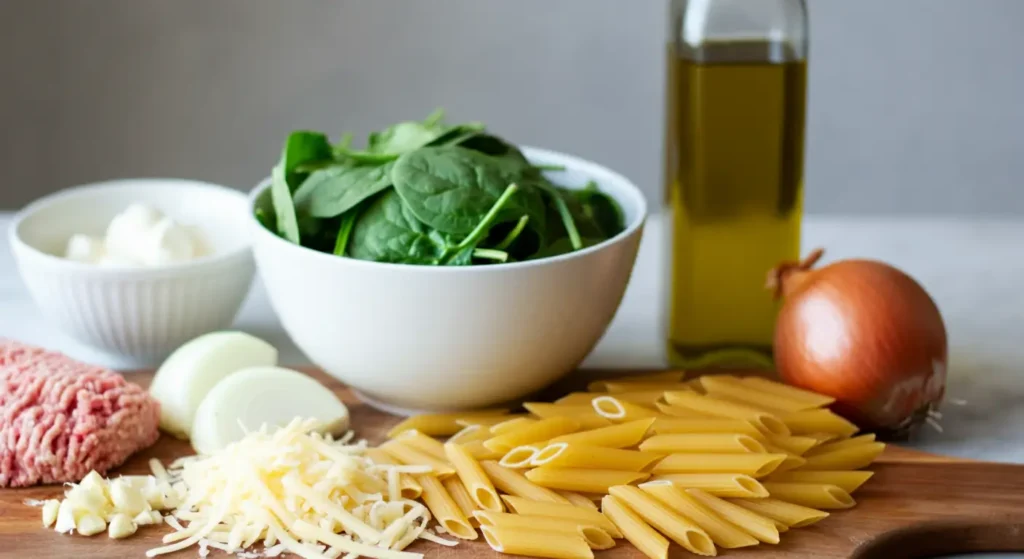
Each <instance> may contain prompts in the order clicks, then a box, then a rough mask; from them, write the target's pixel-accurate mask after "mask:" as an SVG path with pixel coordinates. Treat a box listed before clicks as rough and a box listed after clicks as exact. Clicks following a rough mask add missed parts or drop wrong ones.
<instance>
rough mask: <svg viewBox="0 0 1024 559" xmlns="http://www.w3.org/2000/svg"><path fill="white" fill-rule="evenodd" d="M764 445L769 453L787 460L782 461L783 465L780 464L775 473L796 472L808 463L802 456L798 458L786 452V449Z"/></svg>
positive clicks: (766, 443) (770, 444) (767, 443)
mask: <svg viewBox="0 0 1024 559" xmlns="http://www.w3.org/2000/svg"><path fill="white" fill-rule="evenodd" d="M762 444H763V445H764V448H765V450H767V451H768V452H769V453H771V454H780V455H783V456H785V458H784V459H783V460H782V463H781V464H779V466H778V467H777V468H775V472H785V471H788V470H795V469H797V468H799V467H801V466H803V465H804V464H806V463H807V459H805V458H803V457H802V456H797V455H795V454H793V453H791V452H788V451H786V450H785V449H782V448H779V447H777V446H775V445H773V444H772V443H769V442H765V443H762Z"/></svg>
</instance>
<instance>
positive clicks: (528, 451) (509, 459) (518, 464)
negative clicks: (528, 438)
mask: <svg viewBox="0 0 1024 559" xmlns="http://www.w3.org/2000/svg"><path fill="white" fill-rule="evenodd" d="M538 452H540V449H539V448H537V447H535V446H529V445H525V446H517V447H515V448H513V449H512V450H510V451H508V452H506V453H505V455H504V456H502V457H501V460H499V461H498V464H501V465H502V466H504V467H506V468H514V469H521V468H530V467H532V462H533V459H534V458H535V457H536V456H537V453H538Z"/></svg>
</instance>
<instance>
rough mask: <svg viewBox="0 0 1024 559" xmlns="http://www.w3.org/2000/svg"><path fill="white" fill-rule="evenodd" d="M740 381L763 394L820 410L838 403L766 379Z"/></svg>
mask: <svg viewBox="0 0 1024 559" xmlns="http://www.w3.org/2000/svg"><path fill="white" fill-rule="evenodd" d="M740 381H741V382H743V383H744V384H746V385H747V386H751V387H753V388H756V389H757V390H760V391H761V392H764V393H765V394H774V395H776V396H781V397H783V398H788V399H790V400H801V401H804V402H807V403H808V404H810V405H813V406H815V407H819V408H821V407H825V406H828V405H830V404H832V403H833V402H835V401H836V399H835V398H832V397H831V396H825V395H824V394H818V393H817V392H811V391H810V390H804V389H802V388H797V387H795V386H790V385H788V384H783V383H781V382H775V381H773V380H769V379H766V378H764V377H754V376H750V377H743V378H741V379H740Z"/></svg>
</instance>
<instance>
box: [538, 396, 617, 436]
mask: <svg viewBox="0 0 1024 559" xmlns="http://www.w3.org/2000/svg"><path fill="white" fill-rule="evenodd" d="M523 407H524V408H526V410H527V411H529V412H530V413H532V414H533V415H536V416H537V417H539V418H541V419H549V418H552V417H568V418H570V419H574V420H576V421H577V422H578V423H579V424H580V428H581V429H597V428H598V427H607V426H608V425H611V424H612V422H611V421H609V420H608V419H606V418H604V417H601V416H600V415H597V412H595V411H594V408H593V406H591V405H590V404H589V403H588V404H580V405H572V406H568V405H566V406H563V405H562V404H549V403H547V402H526V403H525V404H523Z"/></svg>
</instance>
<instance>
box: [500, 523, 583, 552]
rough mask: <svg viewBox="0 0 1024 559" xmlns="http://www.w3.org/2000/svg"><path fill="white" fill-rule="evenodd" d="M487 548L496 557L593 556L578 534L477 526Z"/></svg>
mask: <svg viewBox="0 0 1024 559" xmlns="http://www.w3.org/2000/svg"><path fill="white" fill-rule="evenodd" d="M480 531H482V532H483V533H484V539H485V540H487V545H489V546H491V549H493V550H494V551H497V552H498V553H508V554H511V555H527V556H532V557H546V558H551V559H593V557H594V552H593V551H591V550H590V546H588V545H587V542H586V541H585V540H584V539H583V536H581V535H579V534H570V533H565V532H534V531H532V530H529V529H521V528H515V529H513V528H505V527H498V526H481V527H480Z"/></svg>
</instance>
